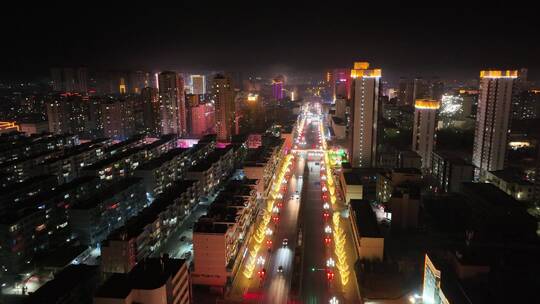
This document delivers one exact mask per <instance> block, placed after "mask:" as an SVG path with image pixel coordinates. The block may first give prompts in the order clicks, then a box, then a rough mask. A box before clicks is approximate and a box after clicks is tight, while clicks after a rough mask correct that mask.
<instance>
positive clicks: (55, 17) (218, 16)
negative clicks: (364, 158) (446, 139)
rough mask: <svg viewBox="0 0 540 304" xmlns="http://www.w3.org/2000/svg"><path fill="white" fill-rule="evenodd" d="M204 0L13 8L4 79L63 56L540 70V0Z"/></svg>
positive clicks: (181, 64) (279, 66)
mask: <svg viewBox="0 0 540 304" xmlns="http://www.w3.org/2000/svg"><path fill="white" fill-rule="evenodd" d="M196 3H199V5H200V6H194V5H193V6H185V5H184V6H183V7H177V8H169V9H149V8H148V7H143V6H140V7H133V8H130V9H118V8H111V9H108V8H107V7H105V6H103V4H100V5H99V7H98V5H96V8H77V9H73V10H70V11H66V10H62V9H52V8H51V9H48V10H43V9H40V10H35V11H27V10H26V11H23V10H16V9H15V10H2V12H1V13H0V18H1V20H0V25H1V29H2V36H1V37H2V40H3V43H2V55H1V59H0V77H1V78H2V79H4V80H34V79H37V78H39V77H44V76H48V73H49V68H50V67H51V66H78V65H85V66H88V67H89V68H93V69H102V70H129V69H149V70H159V69H177V70H179V71H182V70H184V71H193V70H208V71H211V70H231V71H246V72H247V71H251V72H272V73H274V72H279V71H280V70H284V71H300V72H310V73H315V72H320V71H321V70H322V69H325V68H331V67H349V66H350V65H351V64H352V62H353V61H354V60H359V59H360V60H362V59H363V60H367V61H369V62H371V63H372V64H373V65H376V66H378V67H381V68H383V75H384V76H388V77H390V78H397V77H399V76H423V77H432V76H440V77H443V78H452V77H454V78H458V77H459V78H474V77H477V75H478V70H480V69H482V68H490V67H493V68H519V67H528V68H529V70H530V72H529V75H530V78H537V77H536V75H538V77H539V78H540V73H539V72H538V71H540V57H539V56H540V37H539V35H538V34H539V29H540V26H539V25H540V21H539V20H540V18H538V17H537V16H534V9H532V8H530V9H527V8H526V7H519V8H516V9H515V10H513V9H508V8H503V7H500V8H497V7H495V8H493V7H492V8H488V7H489V6H487V7H484V8H480V7H479V8H468V9H465V8H460V9H456V8H430V9H422V8H400V7H396V6H393V5H391V4H388V5H384V4H383V3H382V2H380V4H381V6H379V7H369V8H364V9H361V8H359V7H354V6H345V5H341V4H340V6H339V8H336V7H337V6H338V3H339V2H336V1H332V3H331V4H330V5H331V8H327V7H322V6H319V7H318V8H313V7H314V6H317V4H316V2H306V4H304V5H299V4H298V5H289V4H287V2H286V1H282V2H280V4H281V5H280V6H279V7H277V6H275V7H272V8H268V7H267V8H264V7H258V6H256V5H255V1H253V3H252V4H242V5H240V4H238V5H235V6H231V7H224V6H220V7H216V6H212V3H211V2H204V3H203V2H201V1H196ZM202 4H204V5H202ZM321 5H322V4H321ZM307 7H310V8H307Z"/></svg>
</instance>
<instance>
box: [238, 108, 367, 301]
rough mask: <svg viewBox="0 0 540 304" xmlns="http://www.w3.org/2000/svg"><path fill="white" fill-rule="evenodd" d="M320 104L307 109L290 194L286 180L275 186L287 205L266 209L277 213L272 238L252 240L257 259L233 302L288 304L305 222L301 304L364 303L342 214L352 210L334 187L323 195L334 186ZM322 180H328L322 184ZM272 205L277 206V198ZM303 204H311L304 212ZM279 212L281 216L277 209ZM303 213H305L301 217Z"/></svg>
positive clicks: (271, 226) (247, 261)
mask: <svg viewBox="0 0 540 304" xmlns="http://www.w3.org/2000/svg"><path fill="white" fill-rule="evenodd" d="M314 105H318V103H315V104H314ZM314 105H311V106H309V107H305V108H304V112H303V114H302V115H300V117H299V125H298V128H299V132H297V134H296V135H297V136H296V137H295V139H294V144H295V147H294V148H295V152H294V153H295V155H296V157H295V158H294V159H295V160H294V162H293V166H291V168H292V172H293V173H294V174H292V175H290V179H289V180H287V181H286V182H287V184H286V191H283V190H284V189H283V186H282V185H283V180H281V183H280V179H277V180H276V182H275V185H274V187H273V189H277V188H280V186H281V191H280V192H279V194H277V198H278V199H279V197H283V203H282V206H281V207H280V206H279V205H278V204H279V203H276V205H272V207H269V206H270V205H266V206H267V208H268V209H269V210H271V211H272V216H271V220H270V221H269V223H268V225H267V226H266V228H265V231H267V232H266V233H265V235H266V237H265V239H264V240H261V242H257V241H256V240H251V245H250V248H251V252H256V253H257V254H254V255H252V256H246V258H245V259H244V261H243V265H242V266H241V270H240V272H239V274H238V275H237V276H236V278H235V281H234V283H233V287H232V289H231V291H230V292H229V294H228V298H230V299H236V300H239V299H242V300H243V301H248V302H250V301H253V302H257V303H260V302H264V303H287V301H288V299H289V298H290V288H291V278H292V274H293V271H294V269H293V258H294V251H295V248H296V245H297V231H298V227H299V224H300V223H301V225H300V226H302V227H304V228H303V229H302V233H303V259H304V260H303V267H302V269H301V277H302V284H301V287H300V290H301V294H300V297H301V299H302V300H303V301H305V302H306V303H322V301H324V302H325V301H330V299H332V298H335V299H336V300H338V301H340V303H358V302H359V300H358V299H359V298H358V296H359V294H358V292H357V286H356V280H355V278H354V271H353V266H354V261H355V260H356V253H355V252H354V248H353V246H352V241H351V238H350V237H351V235H350V233H351V231H350V227H349V222H348V219H347V218H346V217H341V214H343V215H346V214H347V212H342V211H343V210H345V209H346V208H345V206H343V205H342V204H341V202H338V201H337V200H336V198H335V195H336V194H337V193H336V192H335V188H332V190H331V191H332V194H330V191H328V190H327V189H325V192H322V188H321V187H322V186H324V185H325V183H327V182H328V180H327V178H326V175H325V174H326V173H325V172H326V171H325V168H326V165H325V164H324V160H325V156H324V155H325V154H324V153H323V150H322V148H323V147H325V146H326V143H325V139H324V138H323V136H321V134H322V133H321V131H322V127H321V121H322V119H321V117H322V115H321V114H320V108H319V106H314ZM306 165H307V168H308V170H307V172H308V174H307V176H305V177H304V178H305V179H302V178H299V176H301V175H303V173H304V169H305V166H306ZM321 170H322V171H321ZM321 172H322V173H323V174H321ZM287 176H289V175H288V174H286V175H285V179H286V178H287ZM321 176H324V177H323V179H324V180H323V182H322V184H321ZM303 183H307V184H306V185H303ZM303 186H304V188H302V187H303ZM332 186H334V184H332ZM329 187H330V185H329ZM296 191H299V192H298V193H299V194H300V196H296ZM326 191H328V193H327V192H326ZM323 193H325V194H324V195H323ZM323 197H324V200H323ZM268 202H272V199H270V200H269V201H268ZM268 202H267V204H268ZM276 202H279V200H277V201H276ZM300 202H302V204H305V205H303V206H302V208H300ZM276 207H277V208H278V209H279V211H278V210H277V209H275V208H276ZM300 209H301V210H302V211H301V212H302V214H299V211H300ZM276 211H278V212H276ZM333 211H335V212H333ZM263 223H264V222H263ZM259 225H262V224H259ZM336 227H339V228H336ZM328 229H330V231H329V230H328ZM334 230H336V233H338V232H337V231H339V235H336V236H337V238H335V237H334V234H333V233H332V231H334ZM261 231H262V230H261ZM269 231H271V232H269ZM254 238H256V237H254ZM285 239H287V245H286V246H284V245H283V242H284V240H285ZM333 239H337V241H338V246H340V248H335V247H334V246H335V244H333V242H332V240H333ZM270 242H271V243H270ZM259 244H260V245H259ZM268 248H271V249H270V250H269V249H268ZM257 249H258V250H257ZM247 254H251V253H247ZM250 264H251V265H255V267H254V268H253V270H251V269H250ZM327 265H328V266H327ZM242 269H243V270H242ZM246 269H247V270H248V271H246ZM250 270H251V272H249V271H250ZM248 274H251V276H248Z"/></svg>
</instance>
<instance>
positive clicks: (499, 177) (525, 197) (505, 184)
mask: <svg viewBox="0 0 540 304" xmlns="http://www.w3.org/2000/svg"><path fill="white" fill-rule="evenodd" d="M486 181H487V182H490V183H492V184H493V185H495V186H496V187H497V188H499V189H501V190H502V191H504V192H505V193H506V194H508V195H510V196H511V197H513V198H514V199H516V200H518V201H532V200H533V198H534V184H533V183H531V182H530V181H527V180H525V179H524V177H523V176H522V175H520V174H519V172H515V171H513V170H499V171H491V172H488V173H486Z"/></svg>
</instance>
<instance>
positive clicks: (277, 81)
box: [272, 75, 285, 100]
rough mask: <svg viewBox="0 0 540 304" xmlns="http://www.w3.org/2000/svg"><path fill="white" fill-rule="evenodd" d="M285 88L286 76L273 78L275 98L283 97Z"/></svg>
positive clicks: (273, 95) (273, 94)
mask: <svg viewBox="0 0 540 304" xmlns="http://www.w3.org/2000/svg"><path fill="white" fill-rule="evenodd" d="M284 89H285V78H284V77H283V76H282V75H279V76H277V77H276V78H274V79H272V97H273V98H274V99H275V100H282V99H283V96H284V94H283V90H284Z"/></svg>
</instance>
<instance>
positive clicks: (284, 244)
mask: <svg viewBox="0 0 540 304" xmlns="http://www.w3.org/2000/svg"><path fill="white" fill-rule="evenodd" d="M282 244H283V247H287V245H288V244H289V239H283V242H282Z"/></svg>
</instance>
